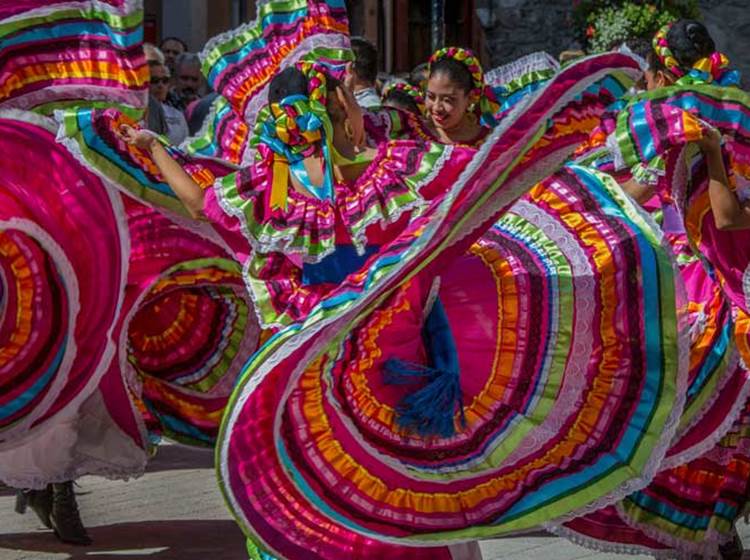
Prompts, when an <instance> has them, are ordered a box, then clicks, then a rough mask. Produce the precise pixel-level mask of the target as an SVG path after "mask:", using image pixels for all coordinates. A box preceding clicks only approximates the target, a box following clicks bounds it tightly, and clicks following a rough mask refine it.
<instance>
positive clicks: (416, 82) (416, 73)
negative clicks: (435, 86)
mask: <svg viewBox="0 0 750 560" xmlns="http://www.w3.org/2000/svg"><path fill="white" fill-rule="evenodd" d="M427 78H428V76H427V63H426V62H423V63H422V64H419V65H417V66H415V67H414V70H412V71H411V73H410V74H409V83H410V84H411V85H413V86H414V87H415V88H418V89H420V90H421V91H424V90H425V89H426V88H427Z"/></svg>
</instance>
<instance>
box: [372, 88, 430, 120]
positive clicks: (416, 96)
mask: <svg viewBox="0 0 750 560" xmlns="http://www.w3.org/2000/svg"><path fill="white" fill-rule="evenodd" d="M394 91H401V92H403V93H405V94H406V95H408V96H409V97H411V98H412V99H413V100H414V103H416V105H417V109H419V112H420V113H424V95H423V94H422V91H421V90H420V89H419V88H417V87H414V86H413V85H411V84H409V83H406V82H391V83H390V84H388V85H387V86H385V87H384V88H383V93H382V94H381V96H380V98H381V99H382V100H383V101H385V100H386V99H388V96H389V95H390V94H391V93H392V92H394Z"/></svg>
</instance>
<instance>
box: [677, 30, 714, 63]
mask: <svg viewBox="0 0 750 560" xmlns="http://www.w3.org/2000/svg"><path fill="white" fill-rule="evenodd" d="M667 44H668V45H669V48H670V50H671V51H672V54H673V55H674V57H675V58H676V59H677V62H678V63H679V64H680V66H682V67H683V68H691V67H692V66H693V64H695V63H696V62H698V61H699V60H700V59H701V58H705V57H707V56H710V55H711V53H713V52H714V51H715V50H716V43H714V40H713V39H712V38H711V35H709V33H708V29H706V26H705V25H703V24H702V23H700V22H699V21H695V20H692V19H682V20H680V21H678V22H676V23H675V24H674V25H672V27H671V29H670V30H669V33H667Z"/></svg>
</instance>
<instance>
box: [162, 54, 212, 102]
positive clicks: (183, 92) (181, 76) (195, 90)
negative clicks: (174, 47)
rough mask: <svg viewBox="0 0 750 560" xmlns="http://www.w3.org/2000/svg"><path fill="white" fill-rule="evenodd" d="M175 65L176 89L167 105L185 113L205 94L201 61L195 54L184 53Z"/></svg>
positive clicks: (173, 89)
mask: <svg viewBox="0 0 750 560" xmlns="http://www.w3.org/2000/svg"><path fill="white" fill-rule="evenodd" d="M165 57H166V55H165ZM174 65H175V74H174V79H173V84H174V87H173V88H172V90H171V91H170V92H169V96H168V97H167V105H171V106H172V107H174V108H175V109H178V110H180V111H183V112H184V111H185V109H187V107H188V105H190V104H191V103H193V102H194V101H197V100H199V99H200V98H201V97H203V93H205V80H204V79H203V74H202V73H201V60H200V58H198V55H197V54H195V53H182V54H181V55H179V56H178V57H177V59H176V60H175V63H174Z"/></svg>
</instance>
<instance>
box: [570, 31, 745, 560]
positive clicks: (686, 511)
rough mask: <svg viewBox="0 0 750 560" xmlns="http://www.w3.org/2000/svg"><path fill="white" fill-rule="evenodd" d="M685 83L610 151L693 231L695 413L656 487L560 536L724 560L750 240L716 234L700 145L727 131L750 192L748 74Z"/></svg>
mask: <svg viewBox="0 0 750 560" xmlns="http://www.w3.org/2000/svg"><path fill="white" fill-rule="evenodd" d="M665 36H666V31H663V32H661V33H660V34H659V35H657V39H656V41H659V37H665ZM657 46H659V45H657ZM661 47H662V48H663V45H661ZM675 75H677V76H682V77H681V78H680V79H679V80H678V81H677V82H676V84H675V85H674V86H671V87H668V88H663V89H659V90H655V91H653V92H649V93H646V94H642V95H640V96H638V97H637V98H636V99H634V100H633V101H632V102H631V104H630V105H629V106H628V107H627V108H625V110H623V111H621V113H620V114H619V115H618V116H617V121H616V123H615V126H614V127H612V132H613V135H612V137H611V138H612V141H611V142H609V143H608V144H609V145H610V146H611V147H612V148H613V150H612V152H613V153H614V156H615V160H617V161H619V162H620V166H623V165H625V166H632V165H637V166H639V167H641V168H643V167H644V166H645V168H646V169H651V170H656V171H657V172H658V175H659V177H658V180H657V181H656V188H657V195H658V196H659V197H660V199H661V203H662V205H663V206H664V207H665V209H667V208H668V209H669V211H670V212H671V213H673V214H674V215H675V216H677V217H678V224H679V225H680V226H682V231H676V232H674V233H672V234H671V235H670V238H671V240H672V244H673V248H674V252H675V254H677V255H678V256H679V257H680V263H681V264H680V268H681V276H682V278H683V280H684V282H685V285H686V287H687V291H688V295H689V300H690V305H691V307H692V309H691V315H692V320H693V325H694V326H693V331H694V332H693V344H692V346H691V372H690V382H689V388H688V395H687V397H688V401H687V406H686V409H685V413H684V415H683V419H682V421H681V429H680V430H679V431H678V437H676V438H675V441H674V442H673V446H672V449H671V450H670V452H668V454H667V458H666V460H665V462H664V465H663V468H662V469H661V470H660V472H659V474H658V475H657V476H656V477H655V479H654V481H653V482H652V483H651V484H650V485H649V486H648V487H646V488H644V489H643V490H642V491H640V492H637V493H634V494H633V495H631V496H628V497H627V498H625V499H624V500H623V501H622V502H619V503H618V504H615V505H614V506H610V507H608V508H606V509H604V510H602V511H599V512H596V513H594V514H591V515H587V516H585V517H582V518H579V519H576V520H573V521H571V522H569V523H566V524H565V525H564V527H562V528H559V529H558V532H559V533H561V534H565V535H567V536H569V537H571V538H573V539H574V540H576V541H577V542H580V543H582V544H585V545H589V546H593V547H595V548H599V549H605V550H618V551H623V552H624V551H630V552H638V551H640V552H647V553H651V554H656V555H659V556H664V557H683V556H684V557H690V556H691V555H696V554H697V555H701V557H706V558H713V557H718V555H719V546H720V545H723V544H727V543H728V542H730V541H731V540H732V538H733V536H734V530H733V524H734V522H735V521H736V520H737V518H738V517H739V516H740V515H741V514H742V512H743V510H744V508H745V505H746V502H747V496H748V491H749V490H750V479H749V478H748V475H749V474H750V471H749V470H748V467H749V466H750V462H749V459H750V458H749V457H748V408H747V407H748V404H747V394H748V371H747V366H746V364H747V361H746V360H747V358H746V356H747V351H746V348H747V315H746V313H747V306H746V305H745V304H744V298H743V297H741V296H740V294H742V293H743V288H742V282H741V278H742V275H743V273H744V270H745V269H746V268H747V256H746V253H747V251H746V247H745V243H746V241H747V239H746V238H747V235H746V233H745V232H744V231H739V232H723V231H720V230H718V229H717V228H716V225H715V222H714V219H713V215H712V211H711V206H710V202H709V199H708V192H707V189H708V178H707V172H706V168H705V163H704V162H703V159H702V157H701V155H700V153H699V151H698V150H697V148H696V147H695V146H694V145H690V142H691V141H694V140H696V139H698V138H700V136H701V134H702V130H703V129H704V127H706V126H713V127H716V128H717V129H719V130H720V131H721V132H722V133H724V134H725V135H726V137H727V141H726V143H725V145H724V151H725V154H726V156H727V160H726V161H727V169H728V170H729V172H730V175H733V176H734V180H737V181H742V178H743V177H745V176H746V164H745V160H746V159H747V155H746V154H745V152H746V148H745V146H746V144H747V140H746V136H747V125H748V121H747V107H748V96H747V94H745V93H744V92H742V91H741V90H739V89H738V88H736V87H733V84H734V83H736V73H734V72H732V71H731V70H729V69H728V68H727V61H726V59H725V58H724V57H723V55H721V54H720V53H715V54H714V55H713V56H711V57H709V59H707V60H704V61H701V62H699V63H698V64H697V65H696V68H694V69H692V70H689V71H687V72H685V71H680V70H676V71H675ZM699 119H700V120H699ZM657 157H658V160H656V161H655V158H657ZM665 214H666V210H665ZM665 219H666V218H665ZM707 387H710V389H709V390H707V389H706V388H707Z"/></svg>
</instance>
